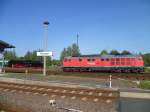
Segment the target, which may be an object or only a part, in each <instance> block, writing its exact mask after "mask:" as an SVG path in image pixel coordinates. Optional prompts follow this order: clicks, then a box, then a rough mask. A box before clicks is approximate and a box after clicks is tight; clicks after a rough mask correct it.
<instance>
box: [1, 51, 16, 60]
mask: <svg viewBox="0 0 150 112" xmlns="http://www.w3.org/2000/svg"><path fill="white" fill-rule="evenodd" d="M4 57H5V59H6V60H14V59H17V56H16V52H15V50H13V51H4Z"/></svg>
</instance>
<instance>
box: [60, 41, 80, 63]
mask: <svg viewBox="0 0 150 112" xmlns="http://www.w3.org/2000/svg"><path fill="white" fill-rule="evenodd" d="M79 55H80V50H79V47H78V46H77V44H75V43H74V44H72V45H71V46H68V47H67V48H64V49H63V51H62V52H61V55H60V61H61V62H62V60H63V59H64V57H66V56H79Z"/></svg>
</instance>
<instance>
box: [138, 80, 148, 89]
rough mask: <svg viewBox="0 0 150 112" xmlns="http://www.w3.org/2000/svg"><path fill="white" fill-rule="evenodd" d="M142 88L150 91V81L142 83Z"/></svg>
mask: <svg viewBox="0 0 150 112" xmlns="http://www.w3.org/2000/svg"><path fill="white" fill-rule="evenodd" d="M140 88H142V89H150V81H142V82H141V83H140Z"/></svg>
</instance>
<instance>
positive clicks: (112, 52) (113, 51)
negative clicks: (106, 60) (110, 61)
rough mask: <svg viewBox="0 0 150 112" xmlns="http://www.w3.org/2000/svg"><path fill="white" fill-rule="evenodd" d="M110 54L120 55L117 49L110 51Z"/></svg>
mask: <svg viewBox="0 0 150 112" xmlns="http://www.w3.org/2000/svg"><path fill="white" fill-rule="evenodd" d="M110 54H111V55H120V53H119V51H117V50H112V51H110Z"/></svg>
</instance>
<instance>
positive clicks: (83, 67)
mask: <svg viewBox="0 0 150 112" xmlns="http://www.w3.org/2000/svg"><path fill="white" fill-rule="evenodd" d="M63 71H65V72H100V71H101V72H125V73H129V72H135V73H138V72H143V71H144V61H143V59H142V56H140V55H104V56H100V55H81V56H69V57H65V58H64V60H63Z"/></svg>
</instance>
